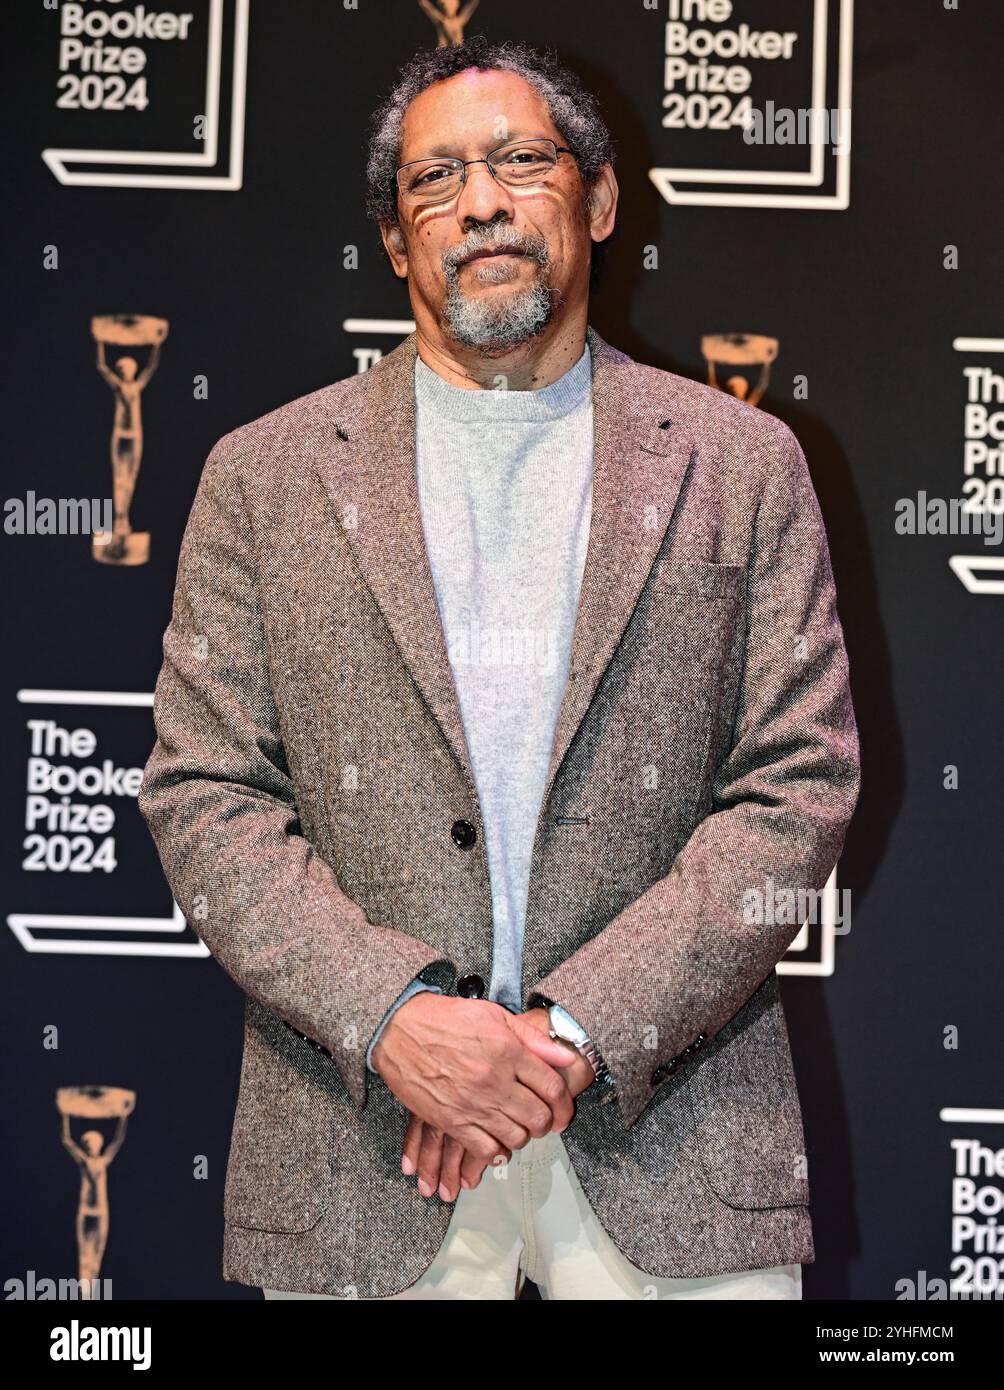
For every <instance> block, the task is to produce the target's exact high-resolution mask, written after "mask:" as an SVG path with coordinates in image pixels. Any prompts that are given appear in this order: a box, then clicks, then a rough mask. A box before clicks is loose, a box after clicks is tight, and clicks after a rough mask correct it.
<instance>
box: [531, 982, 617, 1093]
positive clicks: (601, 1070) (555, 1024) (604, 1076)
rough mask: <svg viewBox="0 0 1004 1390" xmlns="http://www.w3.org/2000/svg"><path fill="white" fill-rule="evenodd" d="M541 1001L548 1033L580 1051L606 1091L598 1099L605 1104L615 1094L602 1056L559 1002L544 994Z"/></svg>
mask: <svg viewBox="0 0 1004 1390" xmlns="http://www.w3.org/2000/svg"><path fill="white" fill-rule="evenodd" d="M540 999H541V1002H542V1003H543V1004H544V1006H545V1007H546V1009H547V1016H548V1019H549V1020H550V1024H551V1027H550V1029H549V1032H550V1035H551V1037H552V1038H554V1039H556V1040H557V1039H560V1040H561V1041H562V1042H567V1043H571V1045H572V1046H573V1047H574V1048H575V1050H576V1051H577V1052H580V1053H581V1054H582V1056H583V1057H585V1059H586V1061H587V1062H588V1063H589V1065H590V1066H591V1067H592V1069H593V1073H594V1078H595V1080H596V1081H597V1082H598V1083H599V1084H600V1086H601V1087H602V1089H603V1090H604V1091H605V1092H606V1094H605V1095H604V1096H603V1098H602V1099H601V1101H600V1105H607V1104H608V1103H609V1102H610V1101H612V1100H613V1099H614V1097H615V1096H616V1094H617V1091H616V1087H615V1085H614V1079H613V1077H612V1076H611V1075H610V1069H609V1067H608V1066H607V1064H606V1062H604V1060H603V1056H602V1054H601V1052H600V1050H599V1048H598V1047H597V1046H596V1044H595V1043H594V1042H593V1040H592V1039H591V1038H590V1036H589V1034H588V1033H587V1032H586V1030H585V1029H584V1028H583V1027H582V1026H581V1024H578V1023H576V1021H575V1019H574V1018H573V1017H572V1015H571V1014H570V1013H569V1012H568V1010H567V1009H563V1008H562V1007H561V1005H560V1004H555V1003H553V1001H551V1000H550V999H548V998H547V997H546V995H541V996H540Z"/></svg>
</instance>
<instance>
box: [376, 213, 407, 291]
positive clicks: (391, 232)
mask: <svg viewBox="0 0 1004 1390" xmlns="http://www.w3.org/2000/svg"><path fill="white" fill-rule="evenodd" d="M380 236H381V238H382V240H383V244H384V250H385V251H386V252H387V255H388V257H389V258H390V263H391V265H392V266H393V267H394V274H395V275H397V276H398V278H399V279H401V280H404V279H407V276H408V248H407V246H406V245H405V240H404V235H403V233H402V231H401V228H400V227H399V226H398V225H397V223H392V222H381V223H380Z"/></svg>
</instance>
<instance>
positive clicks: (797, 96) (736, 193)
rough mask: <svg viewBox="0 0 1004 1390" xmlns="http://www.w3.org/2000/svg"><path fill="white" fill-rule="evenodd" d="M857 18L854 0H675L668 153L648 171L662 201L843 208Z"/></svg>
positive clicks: (670, 27)
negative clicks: (668, 162)
mask: <svg viewBox="0 0 1004 1390" xmlns="http://www.w3.org/2000/svg"><path fill="white" fill-rule="evenodd" d="M779 18H780V20H781V22H782V23H783V24H784V26H785V27H784V28H775V27H773V26H775V25H776V24H777V23H778V21H779ZM853 28H854V4H853V0H784V3H783V4H778V3H776V0H668V16H667V20H666V23H665V25H664V26H663V28H662V29H661V31H659V34H660V41H661V53H660V54H659V56H660V57H661V60H662V118H661V125H662V128H663V129H664V130H666V131H668V132H669V134H668V136H666V137H664V139H665V148H666V149H667V151H672V158H673V163H672V164H671V165H668V166H665V167H660V168H655V169H650V170H649V177H650V178H651V180H652V182H653V183H654V184H655V186H656V188H658V190H659V192H660V193H661V194H662V196H663V197H664V198H665V199H666V201H667V202H668V203H676V204H682V205H689V206H697V207H741V208H791V209H809V210H812V211H819V210H828V211H842V210H843V209H845V208H846V207H848V206H849V204H850V186H851V135H850V127H851V61H852V46H853ZM653 56H655V55H653Z"/></svg>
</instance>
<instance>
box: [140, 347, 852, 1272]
mask: <svg viewBox="0 0 1004 1390" xmlns="http://www.w3.org/2000/svg"><path fill="white" fill-rule="evenodd" d="M588 332H589V345H590V348H591V351H592V361H593V406H594V424H595V455H594V482H593V511H592V524H591V532H590V538H589V549H588V556H587V560H586V567H585V574H584V577H583V582H582V589H581V598H580V603H579V610H578V616H577V621H576V626H575V633H574V641H573V649H572V657H571V664H570V670H569V676H568V685H567V688H566V692H565V696H564V702H563V704H562V707H561V712H560V716H559V720H558V727H557V732H556V735H555V741H554V749H553V753H552V758H551V765H550V770H549V773H548V781H547V785H546V790H545V794H544V798H543V802H542V805H541V809H540V816H539V820H538V823H537V830H536V841H535V844H534V850H533V859H532V866H531V878H530V888H529V902H528V908H527V917H526V926H525V955H524V964H523V988H524V1005H525V1006H532V1004H533V1002H534V996H535V992H537V991H539V992H540V993H542V994H544V995H546V996H548V997H550V998H552V999H554V1000H557V1001H558V1002H559V1003H562V1004H564V1005H565V1006H566V1007H567V1008H568V1009H569V1010H570V1011H571V1013H572V1014H573V1015H574V1017H575V1018H576V1019H577V1020H579V1021H580V1022H581V1023H582V1024H583V1025H584V1026H585V1027H586V1028H587V1029H588V1031H589V1033H590V1034H591V1035H592V1037H594V1038H595V1039H596V1040H597V1042H598V1044H599V1046H600V1048H601V1049H602V1052H603V1055H604V1057H605V1058H606V1060H607V1062H608V1064H609V1066H610V1068H611V1070H612V1072H613V1074H614V1076H615V1078H616V1080H617V1084H618V1088H619V1097H620V1098H619V1100H618V1101H617V1102H615V1103H613V1104H609V1105H606V1106H601V1105H599V1104H598V1103H597V1101H598V1097H599V1095H600V1092H599V1088H598V1087H590V1088H589V1089H588V1090H587V1091H585V1092H583V1094H582V1095H581V1096H580V1097H579V1098H578V1100H577V1102H576V1107H577V1108H576V1115H575V1118H574V1119H573V1121H572V1123H571V1125H570V1126H569V1127H568V1129H567V1130H566V1131H565V1133H564V1136H563V1137H564V1141H565V1144H566V1146H567V1148H568V1151H569V1154H570V1156H571V1159H572V1163H573V1165H574V1168H575V1171H576V1173H577V1174H578V1177H579V1179H580V1181H581V1183H582V1186H583V1188H584V1190H585V1192H586V1195H587V1196H588V1198H589V1201H590V1203H591V1204H592V1206H593V1208H594V1209H595V1211H596V1214H597V1216H598V1217H599V1219H600V1221H601V1222H602V1224H603V1226H604V1227H605V1228H606V1230H607V1231H608V1232H609V1233H610V1235H611V1237H612V1239H613V1240H614V1241H615V1242H616V1244H617V1245H618V1246H619V1247H620V1249H621V1250H622V1251H623V1252H624V1254H625V1255H626V1256H627V1257H628V1259H629V1260H631V1261H632V1262H633V1263H634V1264H635V1265H637V1266H638V1267H639V1268H641V1269H642V1270H644V1271H646V1272H648V1273H651V1274H653V1275H657V1276H697V1275H710V1274H718V1273H723V1272H726V1271H739V1270H745V1269H753V1268H760V1267H765V1266H770V1265H777V1264H782V1263H788V1262H795V1261H802V1262H809V1261H811V1260H812V1259H813V1258H814V1250H813V1243H812V1228H811V1223H810V1217H809V1185H808V1181H807V1178H806V1176H805V1157H804V1147H805V1146H804V1139H803V1131H802V1118H801V1112H800V1108H799V1101H798V1094H797V1091H796V1084H795V1075H794V1071H793V1068H792V1058H791V1051H790V1047H789V1041H788V1031H787V1027H786V1023H785V1018H784V1013H783V1010H782V1006H781V1000H780V997H779V993H778V982H777V976H776V974H775V971H774V966H775V964H776V962H777V961H778V960H779V959H780V958H781V956H782V955H783V954H784V952H785V950H786V949H787V947H788V945H789V944H790V942H791V941H792V940H793V938H794V937H795V935H796V933H797V931H798V925H799V924H798V923H797V922H787V923H785V922H783V921H782V923H781V924H774V925H770V924H768V925H757V924H756V923H755V922H751V921H750V920H749V913H748V910H747V909H748V906H749V902H748V900H747V899H746V898H745V897H744V895H746V894H748V893H750V892H753V893H757V892H759V893H760V894H761V896H762V895H764V894H766V893H768V892H769V891H771V888H772V887H773V891H774V892H776V893H778V894H780V893H781V892H783V891H784V890H787V889H794V890H796V891H797V890H803V891H804V890H810V891H819V890H821V889H822V887H823V885H824V884H825V882H826V879H827V877H828V876H829V874H830V871H831V869H832V868H833V866H834V864H835V862H836V860H837V857H838V855H839V854H840V851H841V847H842V845H843V842H844V835H845V831H846V829H847V825H848V822H849V820H850V817H851V814H852V811H853V809H854V806H855V803H856V800H857V796H858V790H859V756H858V736H857V728H856V724H855V718H854V711H853V707H852V703H851V695H850V689H849V684H848V665H847V656H846V652H845V648H844V641H843V634H842V630H841V625H840V622H839V619H838V616H837V608H836V600H835V592H834V584H833V576H832V572H831V567H830V559H829V552H828V549H827V544H826V533H825V530H824V526H823V521H822V518H821V515H820V510H819V505H818V502H817V499H816V495H815V492H814V491H813V487H812V483H811V481H810V478H809V474H808V471H807V468H806V464H805V459H804V456H803V454H802V451H801V449H800V448H799V446H798V443H797V442H796V440H795V437H794V435H793V434H792V433H791V431H790V430H789V429H788V428H787V426H785V425H784V424H782V423H781V422H780V421H778V420H777V419H775V418H774V417H772V416H770V415H768V414H766V413H764V412H762V411H759V410H756V409H753V408H752V407H750V406H748V405H746V404H743V403H741V402H739V401H737V400H735V399H733V398H731V397H730V396H727V395H725V394H723V393H721V392H718V391H714V390H711V389H710V388H709V387H706V386H703V385H699V384H697V383H695V382H692V381H689V380H687V379H685V378H683V377H679V376H677V375H675V374H673V373H670V372H664V371H660V370H657V369H656V368H654V367H648V366H644V365H642V364H641V363H638V362H635V361H633V360H632V359H631V358H629V357H627V356H626V355H625V354H623V353H621V352H619V351H617V350H616V349H614V348H612V347H611V346H609V345H608V344H607V343H605V342H604V341H603V339H602V338H601V337H600V336H599V335H598V334H597V333H596V332H595V331H594V330H593V329H592V328H590V329H589V330H588ZM415 352H416V341H415V336H414V334H413V335H412V336H410V337H408V338H406V339H405V340H404V341H403V342H402V343H401V344H400V345H399V346H398V347H397V348H396V349H395V350H394V351H392V352H391V353H389V354H388V355H387V356H385V357H384V358H383V359H382V360H380V361H379V362H378V363H377V364H376V365H375V366H374V367H372V368H371V369H370V370H369V371H367V372H365V373H363V374H361V375H357V376H353V377H350V378H346V379H344V380H342V381H337V382H335V383H334V384H332V385H330V386H326V387H324V388H323V389H322V390H319V391H315V392H314V393H312V394H311V395H308V396H305V397H303V398H301V399H299V400H295V401H293V402H291V403H290V404H288V405H286V406H283V407H282V408H281V409H278V410H274V411H272V412H271V413H270V414H268V415H265V416H263V417H262V418H261V419H259V420H256V421H254V422H253V423H251V424H249V425H245V426H244V427H242V428H240V429H237V430H234V431H233V432H232V433H230V434H228V435H226V436H224V438H222V439H221V440H220V441H219V442H218V443H217V444H216V446H215V447H214V448H213V450H212V452H211V453H210V455H209V457H208V459H207V461H206V464H205V467H204V470H203V473H202V477H201V481H200V483H199V487H198V492H197V494H196V497H195V502H194V505H193V507H192V512H191V516H190V519H189V522H188V526H187V529H186V531H185V535H184V539H183V542H182V546H181V553H180V558H179V564H178V578H177V587H176V591H175V595H174V607H173V614H172V618H171V622H170V625H169V627H168V628H167V631H166V632H165V634H164V662H163V667H162V669H161V672H160V675H159V678H158V680H157V687H156V696H155V704H154V718H155V722H156V730H157V742H156V745H155V747H154V749H153V752H152V753H151V755H150V758H149V761H148V763H147V765H146V769H145V773H144V779H143V783H142V787H141V790H140V796H139V804H140V808H141V810H142V813H143V815H144V816H145V818H146V820H147V822H148V824H149V827H150V830H151V832H152V834H153V837H154V839H155V841H156V844H157V848H158V851H159V854H160V857H161V861H162V863H163V866H164V871H165V873H166V875H167V878H168V881H169V883H170V886H171V889H172V891H173V893H174V896H175V898H176V899H177V901H178V903H179V905H180V906H181V908H182V910H183V911H184V912H185V914H186V916H187V918H188V920H189V921H190V922H191V925H192V927H193V928H194V930H195V931H196V932H197V933H198V935H199V936H200V937H201V938H202V940H203V941H205V943H206V945H207V946H208V947H209V949H210V951H211V952H212V953H213V955H214V956H215V957H216V959H217V960H218V961H219V962H220V964H221V965H222V966H223V968H224V969H225V970H226V971H227V972H228V973H229V974H230V975H231V976H232V977H233V979H234V980H236V982H237V983H238V984H239V985H240V987H241V989H242V990H243V991H244V993H245V994H246V996H247V1006H246V1025H245V1035H244V1056H243V1065H242V1068H241V1075H240V1089H239V1095H238V1100H237V1107H236V1113H235V1116H234V1125H233V1136H232V1141H231V1147H230V1154H229V1162H228V1166H227V1172H226V1184H225V1199H224V1215H225V1238H224V1257H223V1274H224V1278H226V1279H230V1280H238V1281H240V1282H242V1283H246V1284H252V1285H264V1286H268V1287H273V1288H280V1289H291V1290H297V1291H302V1292H315V1293H329V1294H341V1295H346V1296H350V1297H351V1296H358V1297H361V1298H377V1297H384V1296H387V1295H389V1294H393V1293H397V1292H399V1291H400V1290H402V1289H404V1288H406V1287H407V1286H408V1285H410V1284H412V1283H414V1281H415V1280H416V1279H417V1278H418V1277H419V1276H420V1275H421V1274H422V1273H423V1272H424V1271H425V1270H426V1269H427V1268H428V1266H429V1264H430V1263H431V1262H432V1260H433V1259H434V1258H435V1256H436V1254H437V1252H438V1251H439V1248H440V1246H441V1245H442V1242H443V1239H444V1236H445V1233H446V1229H447V1225H448V1223H449V1220H450V1217H451V1215H452V1212H453V1205H452V1204H451V1203H444V1202H442V1201H441V1200H440V1198H439V1197H438V1196H433V1197H432V1198H429V1199H425V1198H423V1197H421V1196H420V1195H419V1193H418V1191H417V1189H416V1186H415V1182H414V1179H413V1178H410V1179H409V1178H405V1177H404V1176H402V1174H401V1171H400V1154H401V1143H402V1139H403V1135H404V1129H405V1123H406V1115H405V1111H404V1108H403V1107H402V1105H401V1104H400V1102H399V1101H398V1100H397V1098H396V1096H395V1095H394V1094H393V1092H392V1091H391V1090H390V1089H389V1088H388V1087H387V1086H386V1084H385V1083H384V1082H383V1081H381V1080H380V1079H379V1078H376V1077H374V1076H373V1075H372V1074H370V1073H368V1072H367V1070H366V1067H365V1051H366V1047H367V1044H368V1043H369V1041H370V1038H371V1036H372V1034H373V1032H374V1030H375V1029H376V1026H377V1024H378V1023H379V1021H380V1019H381V1017H382V1016H383V1014H384V1012H385V1011H386V1009H387V1008H388V1007H389V1005H390V1004H391V1002H392V1001H393V1000H394V999H395V998H396V996H397V995H398V994H399V993H400V991H401V990H402V989H403V988H404V986H405V985H406V984H407V983H408V982H409V981H410V980H411V979H412V978H413V977H414V976H415V975H416V974H418V972H420V971H422V970H423V969H425V968H426V967H428V969H429V971H430V978H433V979H435V980H437V981H438V982H439V983H441V984H443V985H444V987H445V988H446V989H447V991H448V992H460V993H464V994H469V993H474V994H477V993H478V991H479V989H483V988H484V982H485V981H488V980H489V979H490V978H491V949H492V924H491V898H490V894H489V881H488V866H487V860H486V856H485V849H484V836H483V834H482V833H481V831H482V823H481V818H480V810H479V805H478V796H477V791H476V788H475V783H474V779H473V775H472V771H471V762H470V757H469V754H468V750H467V747H466V744H465V740H464V733H463V725H462V721H461V716H460V711H459V706H458V703H457V698H456V693H455V689H454V685H453V679H452V674H451V670H450V665H449V659H448V656H447V649H446V643H445V640H444V636H443V631H442V626H441V623H440V618H439V611H438V607H437V603H436V596H435V591H434V588H433V583H432V576H431V573H430V570H429V565H428V560H427V557H426V551H425V545H424V538H423V533H422V526H421V517H420V513H419V507H418V496H417V491H416V480H415V467H414V439H415V402H414V382H413V368H414V360H415ZM457 820H465V821H469V822H470V823H471V824H472V825H473V826H474V827H475V830H476V831H477V838H476V840H475V842H474V844H473V846H472V847H471V848H469V849H466V850H465V849H461V848H459V847H458V845H457V844H456V843H455V842H454V839H453V838H452V836H451V826H452V825H453V824H454V822H455V821H457ZM770 881H773V882H772V884H771V882H770ZM776 915H777V916H780V917H781V918H782V919H783V918H784V915H785V914H784V913H783V912H777V913H776ZM767 917H768V922H770V921H771V917H770V914H767ZM458 982H459V990H458ZM490 1180H491V1174H487V1175H486V1177H485V1179H483V1181H490Z"/></svg>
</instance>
